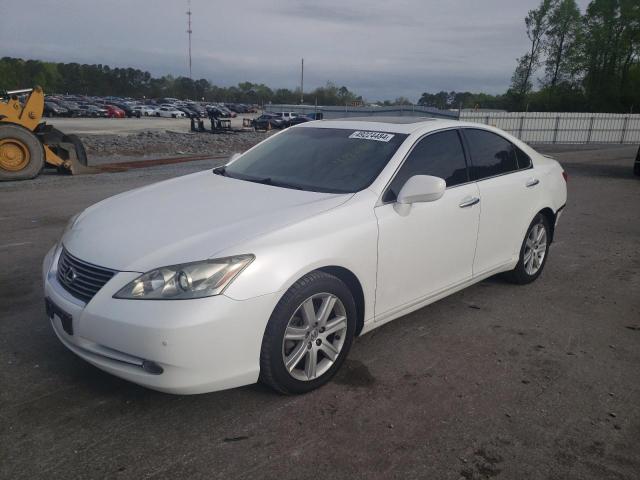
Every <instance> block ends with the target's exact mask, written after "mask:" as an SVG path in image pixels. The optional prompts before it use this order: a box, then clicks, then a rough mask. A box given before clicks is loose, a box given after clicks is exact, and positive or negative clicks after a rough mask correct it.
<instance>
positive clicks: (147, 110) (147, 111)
mask: <svg viewBox="0 0 640 480" xmlns="http://www.w3.org/2000/svg"><path fill="white" fill-rule="evenodd" d="M133 111H134V112H140V115H141V116H144V117H148V116H150V115H155V114H156V109H155V108H153V107H150V106H148V105H136V106H135V107H133Z"/></svg>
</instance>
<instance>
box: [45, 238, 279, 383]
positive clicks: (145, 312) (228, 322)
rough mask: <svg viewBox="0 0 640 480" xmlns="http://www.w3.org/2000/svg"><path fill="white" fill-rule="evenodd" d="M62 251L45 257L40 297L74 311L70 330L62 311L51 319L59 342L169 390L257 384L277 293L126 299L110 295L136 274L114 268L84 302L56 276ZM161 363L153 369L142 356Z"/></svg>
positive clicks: (111, 370)
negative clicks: (235, 297) (244, 297)
mask: <svg viewBox="0 0 640 480" xmlns="http://www.w3.org/2000/svg"><path fill="white" fill-rule="evenodd" d="M59 250H60V249H57V248H55V247H54V248H53V249H51V251H50V252H49V253H48V254H47V256H46V257H45V259H44V263H43V280H44V295H45V298H47V299H49V300H50V301H51V302H53V304H54V305H56V306H57V307H58V308H59V309H61V310H62V311H64V312H65V313H67V314H69V315H70V316H71V317H72V320H71V321H72V330H73V334H72V335H70V334H69V333H67V331H68V330H69V328H68V326H67V328H66V329H65V328H63V325H62V320H61V318H60V316H59V315H57V314H56V315H54V316H53V319H52V320H51V324H52V327H53V330H54V332H55V333H56V335H57V336H58V338H59V339H60V341H61V342H62V343H63V344H64V345H65V346H66V347H67V348H68V349H69V350H71V351H72V352H74V353H75V354H76V355H78V356H80V357H82V358H83V359H85V360H86V361H88V362H89V363H91V364H93V365H95V366H96V367H98V368H100V369H102V370H104V371H106V372H109V373H111V374H113V375H116V376H118V377H121V378H124V379H126V380H129V381H131V382H134V383H137V384H140V385H143V386H145V387H149V388H152V389H154V390H159V391H163V392H167V393H181V394H191V393H204V392H211V391H215V390H224V389H227V388H233V387H238V386H241V385H247V384H250V383H255V382H256V381H257V380H258V375H259V372H260V347H261V344H262V337H263V334H264V330H265V327H266V325H267V321H268V320H269V316H270V313H271V312H272V311H273V309H274V308H275V305H276V303H277V302H278V300H279V297H280V295H279V294H277V293H274V294H269V295H263V296H259V297H255V298H252V299H248V300H242V301H238V300H233V299H231V298H229V297H226V296H224V295H219V296H214V297H208V298H202V299H192V300H123V299H114V298H113V295H114V294H115V293H116V292H117V291H118V290H119V289H120V288H122V287H123V286H124V285H126V284H127V283H128V282H130V281H131V280H133V279H135V278H137V277H138V276H139V273H137V272H119V273H117V274H116V275H115V276H114V277H113V278H112V279H111V280H109V281H108V282H107V283H106V284H105V285H104V287H102V289H101V290H100V291H99V292H98V293H97V294H96V295H95V296H94V297H93V298H92V299H91V301H90V302H89V303H87V304H86V305H85V304H84V303H83V302H82V301H80V300H78V299H76V298H74V297H72V296H71V295H70V294H69V293H68V292H67V291H66V290H64V289H63V288H62V286H61V285H60V283H58V280H57V279H56V268H57V260H58V256H59V254H60V251H59ZM145 361H146V362H148V363H149V362H150V363H152V364H155V365H157V366H160V367H161V370H162V373H159V374H158V373H151V372H150V371H149V369H144V368H143V362H145Z"/></svg>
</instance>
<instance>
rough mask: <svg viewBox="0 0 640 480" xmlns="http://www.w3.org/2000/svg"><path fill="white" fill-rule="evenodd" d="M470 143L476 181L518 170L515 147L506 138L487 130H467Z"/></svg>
mask: <svg viewBox="0 0 640 480" xmlns="http://www.w3.org/2000/svg"><path fill="white" fill-rule="evenodd" d="M464 136H465V137H466V139H467V142H468V143H469V153H470V156H471V162H472V164H473V165H472V167H471V174H472V175H471V176H472V178H473V179H474V180H482V179H483V178H488V177H495V176H497V175H503V174H505V173H509V172H513V171H515V170H517V169H518V159H517V155H516V148H515V146H514V145H513V144H512V143H511V142H509V141H508V140H507V139H505V138H504V137H501V136H500V135H497V134H495V133H493V132H489V131H487V130H480V129H476V128H466V129H465V130H464Z"/></svg>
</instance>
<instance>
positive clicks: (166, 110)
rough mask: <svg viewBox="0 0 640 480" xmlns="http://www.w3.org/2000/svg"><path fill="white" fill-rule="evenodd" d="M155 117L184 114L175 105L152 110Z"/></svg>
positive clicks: (182, 115) (181, 116)
mask: <svg viewBox="0 0 640 480" xmlns="http://www.w3.org/2000/svg"><path fill="white" fill-rule="evenodd" d="M153 115H155V116H156V117H168V118H183V117H185V116H186V115H185V114H184V112H182V111H180V110H176V108H175V107H160V108H156V110H155V111H154V112H153Z"/></svg>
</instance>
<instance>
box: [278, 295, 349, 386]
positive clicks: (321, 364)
mask: <svg viewBox="0 0 640 480" xmlns="http://www.w3.org/2000/svg"><path fill="white" fill-rule="evenodd" d="M346 333H347V314H346V310H345V307H344V305H343V303H342V301H340V299H339V298H338V297H337V296H335V295H333V294H330V293H318V294H315V295H312V296H311V297H309V298H307V299H306V300H305V301H304V302H302V303H301V304H300V306H299V307H298V308H297V309H296V311H295V312H294V314H293V315H292V316H291V318H290V319H289V323H288V324H287V328H286V330H285V332H284V338H283V340H282V360H283V362H284V366H285V369H286V370H287V372H289V375H291V376H292V377H293V378H295V379H296V380H301V381H310V380H314V379H316V378H318V377H320V376H322V375H323V374H324V373H326V372H327V370H329V369H330V368H331V366H332V365H333V364H334V362H335V361H336V360H337V359H338V356H339V355H340V352H341V351H342V347H343V345H344V342H345V338H346Z"/></svg>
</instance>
